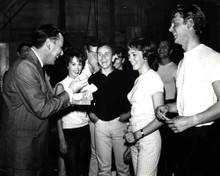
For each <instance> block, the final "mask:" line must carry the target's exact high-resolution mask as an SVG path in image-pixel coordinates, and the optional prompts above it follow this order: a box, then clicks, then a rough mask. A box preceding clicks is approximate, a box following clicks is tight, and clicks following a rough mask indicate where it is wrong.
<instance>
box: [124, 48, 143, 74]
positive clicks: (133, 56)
mask: <svg viewBox="0 0 220 176" xmlns="http://www.w3.org/2000/svg"><path fill="white" fill-rule="evenodd" d="M128 58H129V62H130V63H131V65H132V68H133V70H137V71H138V72H139V73H140V72H141V70H142V69H143V66H144V65H145V64H146V62H147V61H146V60H145V59H144V56H143V52H142V51H138V50H136V49H133V48H129V50H128Z"/></svg>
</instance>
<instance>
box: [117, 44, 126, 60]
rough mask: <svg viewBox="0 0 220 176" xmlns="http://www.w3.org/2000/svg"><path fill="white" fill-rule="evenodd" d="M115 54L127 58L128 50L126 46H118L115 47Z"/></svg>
mask: <svg viewBox="0 0 220 176" xmlns="http://www.w3.org/2000/svg"><path fill="white" fill-rule="evenodd" d="M115 54H117V55H118V56H119V57H121V58H126V57H127V52H126V49H125V48H124V47H121V46H117V47H115Z"/></svg>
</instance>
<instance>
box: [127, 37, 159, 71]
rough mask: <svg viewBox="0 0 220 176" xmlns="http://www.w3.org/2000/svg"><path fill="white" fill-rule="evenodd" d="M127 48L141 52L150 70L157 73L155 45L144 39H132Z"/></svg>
mask: <svg viewBox="0 0 220 176" xmlns="http://www.w3.org/2000/svg"><path fill="white" fill-rule="evenodd" d="M128 48H132V49H135V50H137V51H141V52H142V53H143V57H144V58H145V59H146V60H147V61H148V64H149V66H150V68H152V69H153V70H155V71H157V69H158V66H159V65H158V60H157V49H156V44H155V43H154V42H153V41H151V40H148V39H145V38H134V39H132V40H131V41H130V42H129V43H128Z"/></svg>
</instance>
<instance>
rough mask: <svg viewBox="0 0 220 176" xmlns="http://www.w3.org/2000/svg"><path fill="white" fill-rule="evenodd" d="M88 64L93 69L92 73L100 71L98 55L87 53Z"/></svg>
mask: <svg viewBox="0 0 220 176" xmlns="http://www.w3.org/2000/svg"><path fill="white" fill-rule="evenodd" d="M87 56H88V63H89V65H90V66H91V67H92V73H94V72H97V71H99V69H100V68H99V64H98V58H97V54H96V53H89V52H88V53H87Z"/></svg>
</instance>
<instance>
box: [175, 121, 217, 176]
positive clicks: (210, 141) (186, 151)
mask: <svg viewBox="0 0 220 176" xmlns="http://www.w3.org/2000/svg"><path fill="white" fill-rule="evenodd" d="M178 137H179V138H178V140H179V144H180V145H179V147H178V153H179V176H214V175H215V173H214V172H215V168H214V155H215V148H214V141H215V138H216V137H218V136H216V135H215V134H214V130H213V126H212V125H210V126H204V127H193V128H190V129H188V130H186V131H184V132H182V133H180V134H178Z"/></svg>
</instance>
